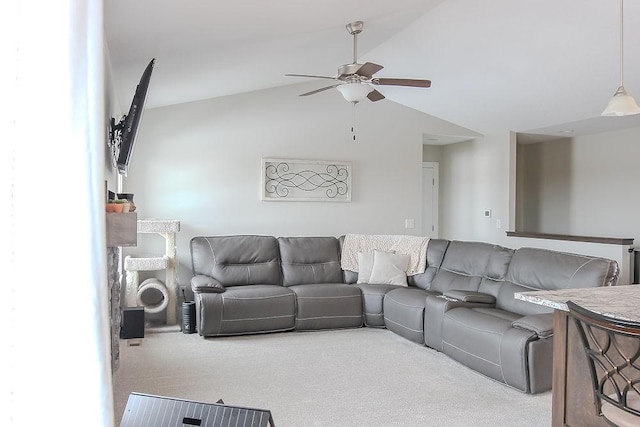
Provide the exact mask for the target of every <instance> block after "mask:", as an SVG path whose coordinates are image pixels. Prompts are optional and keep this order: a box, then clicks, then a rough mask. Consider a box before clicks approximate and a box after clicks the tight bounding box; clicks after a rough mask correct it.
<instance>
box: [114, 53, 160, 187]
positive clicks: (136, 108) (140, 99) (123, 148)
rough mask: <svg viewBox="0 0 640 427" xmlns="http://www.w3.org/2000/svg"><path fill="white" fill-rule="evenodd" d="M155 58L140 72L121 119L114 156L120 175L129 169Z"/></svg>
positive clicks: (125, 173)
mask: <svg viewBox="0 0 640 427" xmlns="http://www.w3.org/2000/svg"><path fill="white" fill-rule="evenodd" d="M154 63H155V58H153V59H152V60H151V62H149V65H147V68H146V69H145V70H144V73H142V77H141V78H140V83H138V86H137V87H136V92H135V94H134V96H133V100H132V101H131V107H129V113H128V114H127V115H126V116H125V117H124V118H123V119H122V120H121V122H120V124H119V125H120V126H122V129H121V132H122V133H121V140H120V149H119V150H118V154H117V157H116V161H115V163H116V167H117V168H118V173H119V174H121V175H125V176H126V175H127V173H128V171H129V163H130V162H131V155H132V153H133V147H134V145H135V140H136V135H137V134H138V127H139V125H140V120H141V119H142V114H143V113H144V104H145V102H146V100H147V89H148V88H149V80H150V79H151V72H152V71H153V64H154Z"/></svg>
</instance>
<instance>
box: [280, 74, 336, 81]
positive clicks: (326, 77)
mask: <svg viewBox="0 0 640 427" xmlns="http://www.w3.org/2000/svg"><path fill="white" fill-rule="evenodd" d="M285 76H287V77H311V78H314V79H329V80H336V78H335V77H329V76H314V75H311V74H285Z"/></svg>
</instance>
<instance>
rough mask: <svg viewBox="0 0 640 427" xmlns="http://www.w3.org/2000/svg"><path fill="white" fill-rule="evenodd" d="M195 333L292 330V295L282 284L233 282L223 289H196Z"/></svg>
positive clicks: (293, 311) (293, 309) (206, 334)
mask: <svg viewBox="0 0 640 427" xmlns="http://www.w3.org/2000/svg"><path fill="white" fill-rule="evenodd" d="M195 297H196V313H197V316H196V317H197V320H198V333H199V334H200V335H203V336H220V335H238V334H247V333H261V332H274V331H286V330H291V329H293V327H294V324H295V323H294V322H295V306H296V301H295V295H294V293H293V292H292V291H291V290H290V289H287V288H285V287H283V286H279V285H278V286H276V285H253V286H232V287H228V288H227V289H226V291H225V292H224V293H209V292H208V293H196V294H195Z"/></svg>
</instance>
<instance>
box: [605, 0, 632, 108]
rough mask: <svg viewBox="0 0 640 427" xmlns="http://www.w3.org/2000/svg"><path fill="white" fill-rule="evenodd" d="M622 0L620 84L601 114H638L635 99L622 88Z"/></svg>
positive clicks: (621, 7) (622, 19)
mask: <svg viewBox="0 0 640 427" xmlns="http://www.w3.org/2000/svg"><path fill="white" fill-rule="evenodd" d="M623 1H624V0H620V86H618V90H616V93H614V94H613V98H611V100H610V101H609V104H608V105H607V108H605V110H604V111H603V112H602V115H603V116H630V115H632V114H640V107H638V104H636V101H635V100H634V99H633V97H632V96H631V95H629V94H628V93H627V91H626V90H625V88H624V82H623V77H622V76H623V66H624V65H623V64H624V62H623V58H624V42H623V29H624V13H623Z"/></svg>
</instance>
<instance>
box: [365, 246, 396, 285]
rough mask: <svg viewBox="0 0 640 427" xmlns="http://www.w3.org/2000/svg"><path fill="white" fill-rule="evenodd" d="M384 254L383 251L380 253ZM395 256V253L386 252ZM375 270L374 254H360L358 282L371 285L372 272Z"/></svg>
mask: <svg viewBox="0 0 640 427" xmlns="http://www.w3.org/2000/svg"><path fill="white" fill-rule="evenodd" d="M378 252H382V251H378ZM385 253H390V254H395V253H396V252H395V251H390V252H385ZM372 269H373V252H358V282H357V283H369V277H371V270H372Z"/></svg>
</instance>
